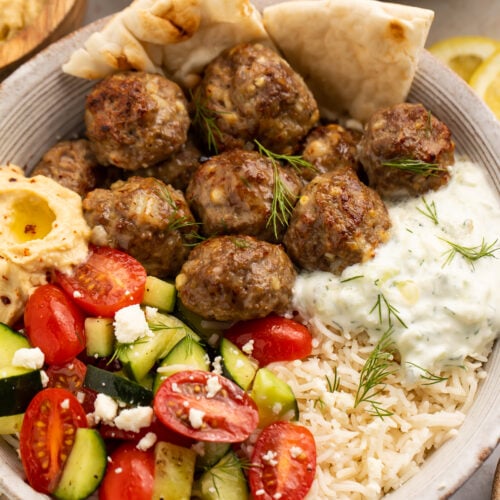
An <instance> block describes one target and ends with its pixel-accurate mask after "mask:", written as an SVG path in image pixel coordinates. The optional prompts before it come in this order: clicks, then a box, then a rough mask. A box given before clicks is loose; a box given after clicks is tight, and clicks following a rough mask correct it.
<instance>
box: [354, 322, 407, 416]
mask: <svg viewBox="0 0 500 500" xmlns="http://www.w3.org/2000/svg"><path fill="white" fill-rule="evenodd" d="M393 344H394V342H393V340H392V328H389V329H388V330H386V331H385V332H384V333H383V335H382V336H381V337H380V340H379V341H378V342H377V344H376V345H375V347H374V349H373V351H372V352H371V354H370V356H369V357H368V359H367V360H366V362H365V364H364V365H363V368H362V369H361V373H360V377H359V385H358V389H357V391H356V397H355V399H354V408H356V407H357V406H358V405H360V404H361V403H368V404H370V405H371V407H372V410H371V411H370V414H371V415H375V416H378V417H380V418H382V419H383V418H384V417H389V416H390V415H392V412H391V411H389V410H387V409H385V408H382V406H381V404H380V402H378V401H376V399H375V398H376V396H377V395H378V394H380V393H381V392H382V390H383V389H384V387H385V385H382V387H379V388H377V386H379V385H381V384H382V383H383V381H384V380H385V379H386V378H387V377H388V376H389V375H391V374H393V373H395V372H396V371H397V368H395V367H392V361H393V355H392V352H391V351H392V350H393Z"/></svg>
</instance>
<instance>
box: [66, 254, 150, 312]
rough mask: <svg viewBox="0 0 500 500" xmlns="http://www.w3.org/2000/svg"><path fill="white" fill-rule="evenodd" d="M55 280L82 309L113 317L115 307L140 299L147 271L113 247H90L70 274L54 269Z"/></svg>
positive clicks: (130, 257) (133, 302) (119, 307)
mask: <svg viewBox="0 0 500 500" xmlns="http://www.w3.org/2000/svg"><path fill="white" fill-rule="evenodd" d="M56 279H57V282H58V283H59V284H60V285H61V286H62V287H63V288H64V290H65V291H66V293H67V294H68V295H70V296H71V297H73V298H74V300H75V302H76V303H77V304H78V305H79V306H80V307H81V308H82V309H83V310H84V311H86V312H87V313H89V314H93V315H96V316H104V317H112V316H113V315H114V314H115V312H116V311H118V309H121V308H122V307H125V306H129V305H132V304H139V303H140V302H141V301H142V299H143V297H144V290H145V287H146V270H145V269H144V267H143V266H142V264H141V263H140V262H138V261H137V260H136V259H134V258H133V257H132V256H130V255H128V254H127V253H125V252H122V251H120V250H117V249H116V248H110V247H96V246H91V247H90V255H89V258H88V259H87V261H85V262H84V263H83V264H80V265H79V266H77V267H76V269H75V270H74V272H73V273H72V274H71V275H69V274H62V273H60V272H56Z"/></svg>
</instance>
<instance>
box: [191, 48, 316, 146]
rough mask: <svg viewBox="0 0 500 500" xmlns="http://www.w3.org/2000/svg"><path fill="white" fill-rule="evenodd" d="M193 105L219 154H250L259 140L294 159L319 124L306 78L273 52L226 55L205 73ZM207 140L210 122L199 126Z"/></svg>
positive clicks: (242, 51) (236, 50)
mask: <svg viewBox="0 0 500 500" xmlns="http://www.w3.org/2000/svg"><path fill="white" fill-rule="evenodd" d="M195 94H196V95H195V104H197V105H198V106H199V107H200V109H199V110H198V111H200V110H201V111H202V112H203V113H205V117H207V116H206V115H208V118H213V121H212V122H210V123H211V128H212V130H211V136H212V137H213V139H214V141H215V142H216V144H217V148H218V149H217V150H218V151H219V152H221V151H224V150H228V149H234V148H245V146H246V148H245V149H249V146H248V145H249V143H252V144H253V140H254V139H258V140H259V141H260V142H261V144H263V145H264V146H266V147H267V148H269V149H270V150H272V151H274V152H275V153H285V154H288V153H292V152H294V151H297V150H298V148H299V142H300V141H301V140H302V139H303V138H304V137H305V136H306V134H307V133H308V131H309V130H310V129H311V127H313V125H315V123H316V122H317V121H318V119H319V111H318V106H317V104H316V101H315V100H314V97H313V95H312V94H311V91H310V90H309V89H308V88H307V86H306V84H305V83H304V80H303V79H302V77H301V76H300V75H299V74H298V73H296V72H295V71H294V70H293V69H292V68H291V67H290V65H289V64H288V63H287V62H286V61H285V60H284V59H283V58H282V57H280V56H279V55H278V54H277V53H276V52H274V51H273V50H271V49H269V48H267V47H265V46H263V45H261V44H248V43H245V44H240V45H237V46H235V47H233V48H232V49H230V50H227V51H225V52H223V53H222V54H221V55H220V56H219V57H217V58H216V59H215V60H214V61H213V62H212V63H210V64H209V65H208V66H207V68H206V69H205V73H204V76H203V79H202V81H201V83H200V85H199V87H198V89H197V91H196V93H195ZM198 124H199V125H200V127H201V135H202V136H203V137H205V138H208V137H209V133H208V132H210V131H208V130H207V120H198Z"/></svg>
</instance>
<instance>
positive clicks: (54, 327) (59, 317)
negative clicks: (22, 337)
mask: <svg viewBox="0 0 500 500" xmlns="http://www.w3.org/2000/svg"><path fill="white" fill-rule="evenodd" d="M24 327H25V329H26V334H27V335H28V338H29V339H30V342H31V344H32V345H33V346H35V347H39V348H40V349H41V350H42V352H43V353H44V355H45V362H46V363H48V364H55V365H62V364H64V363H66V362H67V361H70V360H71V359H73V358H74V357H75V356H76V355H77V354H78V353H79V352H81V351H82V350H83V349H85V328H84V319H83V315H82V313H81V311H80V310H79V309H78V307H77V306H76V305H75V304H74V303H73V302H72V301H71V300H70V299H69V298H68V296H67V295H66V294H65V293H64V292H63V291H62V290H61V289H60V288H59V287H57V286H55V285H51V284H48V285H42V286H39V287H38V288H36V289H35V291H34V292H33V293H32V294H31V295H30V297H29V298H28V302H27V304H26V308H25V310H24Z"/></svg>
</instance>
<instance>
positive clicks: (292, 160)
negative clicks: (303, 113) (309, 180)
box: [254, 139, 316, 172]
mask: <svg viewBox="0 0 500 500" xmlns="http://www.w3.org/2000/svg"><path fill="white" fill-rule="evenodd" d="M254 142H255V144H256V145H257V149H258V151H259V153H260V154H261V155H262V156H267V157H268V158H270V159H271V160H273V161H279V162H285V163H288V164H289V165H290V166H291V167H292V168H293V169H294V170H296V171H299V172H300V170H301V169H303V168H306V169H308V170H313V171H315V170H316V167H315V166H314V165H313V164H312V163H310V162H308V161H307V160H304V158H303V157H302V156H301V155H284V154H278V153H273V152H272V151H270V150H269V149H267V148H266V147H265V146H263V145H262V144H261V143H260V142H259V141H258V140H257V139H254Z"/></svg>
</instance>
